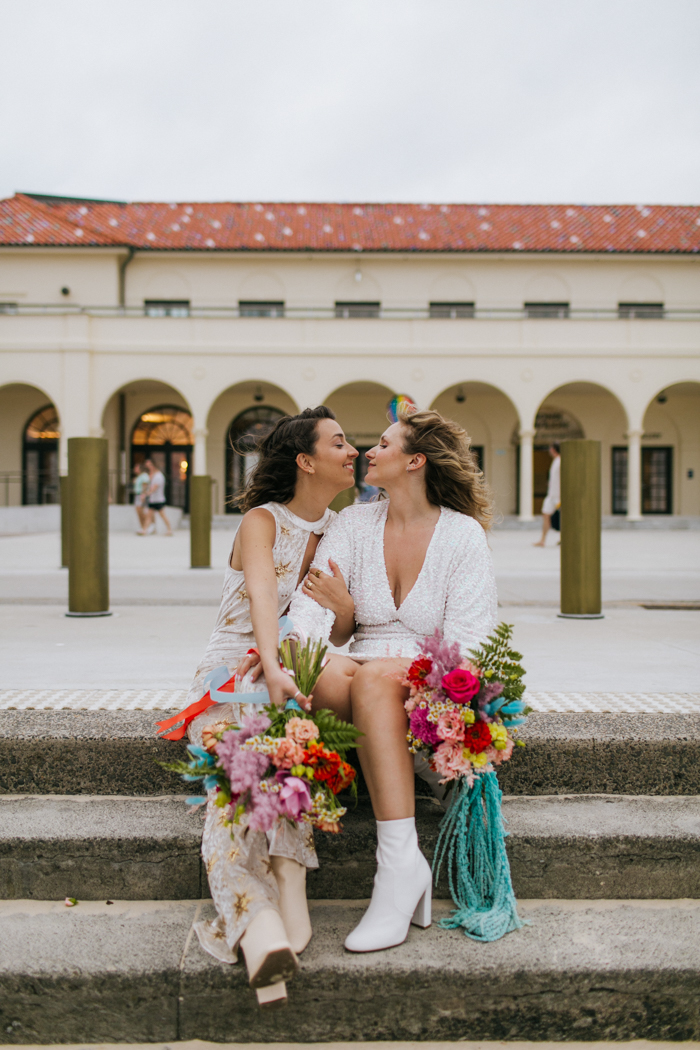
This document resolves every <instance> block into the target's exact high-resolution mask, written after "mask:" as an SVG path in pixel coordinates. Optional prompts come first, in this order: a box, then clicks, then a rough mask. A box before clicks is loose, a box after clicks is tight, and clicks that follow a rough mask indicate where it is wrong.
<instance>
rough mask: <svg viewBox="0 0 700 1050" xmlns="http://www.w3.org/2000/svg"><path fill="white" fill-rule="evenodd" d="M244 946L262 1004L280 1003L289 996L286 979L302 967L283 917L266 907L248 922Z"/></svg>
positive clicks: (251, 978) (250, 981)
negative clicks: (290, 940)
mask: <svg viewBox="0 0 700 1050" xmlns="http://www.w3.org/2000/svg"><path fill="white" fill-rule="evenodd" d="M240 947H241V950H242V951H243V955H244V956H245V963H246V967H247V970H248V982H249V984H250V987H251V988H255V989H256V991H257V990H260V994H259V995H258V1002H259V1003H260V1005H261V1006H271V1005H273V1004H274V1005H280V1001H284V1000H286V998H287V990H286V988H285V984H284V982H285V981H288V980H289V979H290V977H293V976H294V974H295V973H296V972H297V970H298V969H299V964H298V963H297V959H296V955H295V954H294V952H293V951H292V946H291V944H290V943H289V939H288V937H287V932H286V930H285V928H284V923H283V922H282V918H281V916H280V915H279V914H278V913H277V912H276V911H275V910H274V909H273V908H263V910H262V911H260V912H258V914H257V915H256V916H255V918H254V919H253V920H252V922H251V923H250V924H249V925H248V928H247V929H246V931H245V933H244V934H243V936H242V937H241V940H240Z"/></svg>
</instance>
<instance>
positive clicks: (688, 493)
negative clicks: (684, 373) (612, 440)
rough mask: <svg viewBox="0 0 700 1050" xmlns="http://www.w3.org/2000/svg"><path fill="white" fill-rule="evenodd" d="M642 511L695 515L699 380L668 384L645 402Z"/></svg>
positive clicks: (699, 475)
mask: <svg viewBox="0 0 700 1050" xmlns="http://www.w3.org/2000/svg"><path fill="white" fill-rule="evenodd" d="M641 468H642V478H641V511H642V514H681V515H692V516H697V515H700V382H698V381H697V380H692V381H689V382H679V383H672V384H669V385H668V386H665V387H662V388H661V389H660V390H657V391H656V393H655V394H654V396H653V398H651V400H650V401H649V403H648V404H647V406H646V409H645V412H644V418H643V433H642V449H641Z"/></svg>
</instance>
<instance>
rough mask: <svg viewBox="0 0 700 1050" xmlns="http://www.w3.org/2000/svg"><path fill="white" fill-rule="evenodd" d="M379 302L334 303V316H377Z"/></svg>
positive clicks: (379, 306)
mask: <svg viewBox="0 0 700 1050" xmlns="http://www.w3.org/2000/svg"><path fill="white" fill-rule="evenodd" d="M380 308H381V303H357V302H355V303H336V304H335V316H336V317H379V310H380Z"/></svg>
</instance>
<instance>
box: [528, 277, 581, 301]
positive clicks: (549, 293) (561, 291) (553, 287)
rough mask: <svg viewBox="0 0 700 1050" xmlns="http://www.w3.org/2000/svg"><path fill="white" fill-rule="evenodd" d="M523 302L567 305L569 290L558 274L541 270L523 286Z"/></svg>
mask: <svg viewBox="0 0 700 1050" xmlns="http://www.w3.org/2000/svg"><path fill="white" fill-rule="evenodd" d="M524 301H525V302H526V303H528V302H535V303H568V302H570V301H571V289H570V288H569V285H568V283H567V282H566V281H565V280H564V278H563V277H562V276H561V274H560V273H558V272H557V273H555V272H553V271H551V270H542V271H540V272H539V273H536V274H535V275H534V276H533V277H531V278H530V280H529V281H528V282H527V284H526V285H525V296H524Z"/></svg>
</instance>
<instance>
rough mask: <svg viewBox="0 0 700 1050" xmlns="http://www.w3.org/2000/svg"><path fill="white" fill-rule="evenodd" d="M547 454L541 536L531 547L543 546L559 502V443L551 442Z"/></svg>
mask: <svg viewBox="0 0 700 1050" xmlns="http://www.w3.org/2000/svg"><path fill="white" fill-rule="evenodd" d="M549 454H550V456H551V457H552V463H551V466H550V468H549V480H548V482H547V495H546V496H545V498H544V503H543V504H542V536H541V538H540V539H539V540H538V541H537V543H533V547H544V544H545V540H546V539H547V533H548V532H549V530H550V529H551V527H552V514H554V511H555V510H556V509H557V507H558V506H559V504H560V502H561V483H560V479H561V456H560V454H559V445H557V444H554V443H552V444H551V445H550V446H549Z"/></svg>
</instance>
